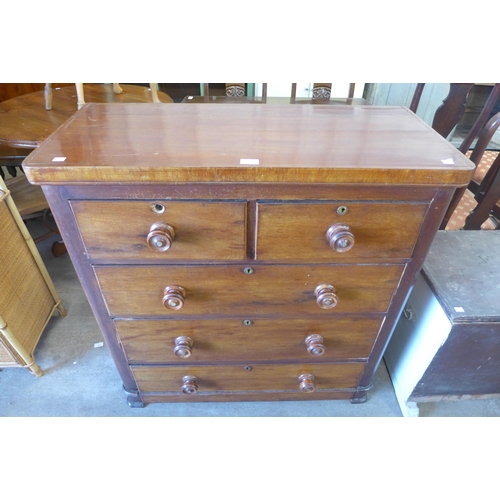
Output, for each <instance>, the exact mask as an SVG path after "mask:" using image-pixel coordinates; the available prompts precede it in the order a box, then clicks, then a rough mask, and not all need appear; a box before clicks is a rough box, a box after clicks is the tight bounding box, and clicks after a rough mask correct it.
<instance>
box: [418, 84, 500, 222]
mask: <svg viewBox="0 0 500 500" xmlns="http://www.w3.org/2000/svg"><path fill="white" fill-rule="evenodd" d="M424 86H425V83H418V84H417V87H416V89H415V93H414V96H413V99H412V102H411V104H410V109H411V110H412V111H413V112H416V111H417V109H418V104H419V102H420V97H421V95H422V91H423V89H424ZM473 86H474V84H473V83H450V91H449V93H448V95H447V96H446V98H445V99H444V100H443V104H442V105H441V106H440V107H439V108H438V109H437V110H436V113H435V115H434V119H433V122H432V128H433V129H434V130H435V131H436V132H438V133H439V134H441V135H442V136H443V137H444V138H447V137H448V136H449V135H450V133H451V132H452V131H453V130H454V128H455V127H456V126H457V124H458V123H459V121H460V120H461V119H462V117H463V116H464V113H465V110H466V104H467V98H468V95H469V92H470V90H471V89H472V87H473ZM499 97H500V83H496V84H494V85H492V87H491V91H490V93H489V94H488V97H487V98H486V100H485V102H484V105H483V107H482V108H481V109H480V112H479V114H478V117H477V118H476V120H475V122H474V123H473V124H472V126H471V128H470V129H469V131H468V133H467V135H466V136H465V138H464V139H463V141H462V143H461V144H460V146H459V147H458V150H459V151H461V152H462V153H464V154H466V153H467V152H468V151H469V150H470V148H471V146H472V144H473V142H474V140H475V139H476V138H477V139H478V141H477V143H476V145H475V146H474V150H473V151H472V153H471V155H470V158H471V161H472V162H473V163H474V164H475V165H476V166H478V165H479V163H480V161H481V159H482V158H483V155H484V153H485V150H486V148H487V146H488V143H489V142H490V140H491V137H492V136H493V133H494V132H495V130H496V129H497V128H498V120H495V119H494V118H493V117H491V112H492V110H493V108H494V106H495V104H496V102H497V100H498V98H499ZM487 122H488V123H487ZM499 161H500V160H499ZM489 166H490V165H487V166H486V170H488V168H489ZM494 171H495V169H493V170H492V172H491V173H490V174H489V175H488V178H487V179H486V180H485V181H484V182H483V177H482V176H483V175H484V174H483V173H482V172H483V170H481V171H479V170H478V171H477V172H476V174H475V175H474V176H473V178H472V179H471V181H470V182H469V185H468V186H465V187H463V188H461V189H457V191H456V193H455V195H454V196H453V198H452V200H451V202H450V206H449V207H448V210H447V211H446V214H445V216H444V218H443V222H442V223H441V227H440V229H452V228H454V227H453V226H454V225H455V224H450V225H449V222H450V220H451V219H452V218H453V217H454V214H456V213H462V212H464V211H465V210H464V207H465V206H471V205H472V203H471V201H472V196H471V194H470V193H472V194H473V195H476V193H478V194H477V195H476V196H475V198H477V200H483V199H484V198H485V196H484V193H485V192H486V191H487V190H489V188H490V186H491V185H492V180H491V179H493V178H494V174H493V172H494ZM480 172H481V175H480ZM480 184H482V187H481V192H480V191H479V189H478V188H479V185H480ZM467 190H469V192H470V193H469V192H468V191H467ZM492 196H493V197H494V196H495V194H494V189H493V190H492V191H491V193H490V196H489V197H488V199H487V200H485V201H484V202H483V204H482V207H483V208H478V209H476V210H475V212H476V215H475V216H474V217H473V219H472V220H471V221H470V222H469V225H468V227H465V229H473V228H474V229H479V228H480V226H481V223H483V222H484V221H485V220H486V219H487V217H488V213H489V211H488V209H487V208H484V207H486V206H488V207H489V208H490V209H491V208H492V207H494V206H495V203H496V201H498V198H497V200H496V201H494V202H493V203H491V202H490V199H492ZM499 212H500V210H499ZM484 214H486V215H485V216H484V217H483V215H484ZM499 215H500V213H499ZM455 218H456V217H455ZM457 220H458V219H457ZM454 222H455V221H454Z"/></svg>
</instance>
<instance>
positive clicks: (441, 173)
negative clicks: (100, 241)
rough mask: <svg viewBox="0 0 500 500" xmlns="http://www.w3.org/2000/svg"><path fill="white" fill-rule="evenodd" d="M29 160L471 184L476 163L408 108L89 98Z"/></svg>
mask: <svg viewBox="0 0 500 500" xmlns="http://www.w3.org/2000/svg"><path fill="white" fill-rule="evenodd" d="M61 158H62V160H61ZM257 162H258V165H257V164H256V163H257ZM23 167H24V170H25V172H26V175H27V176H28V178H29V180H30V181H31V182H33V183H35V184H36V183H39V184H45V183H47V184H65V183H83V184H85V183H96V182H99V183H149V182H181V183H185V182H301V183H356V184H359V183H369V184H411V185H414V184H427V185H429V184H431V185H441V184H451V185H466V184H467V183H468V181H469V179H470V177H471V175H472V171H473V169H474V165H473V163H472V162H471V161H470V160H469V159H467V158H466V157H465V156H464V155H462V153H460V152H459V151H458V150H457V149H456V148H455V147H453V146H452V145H451V144H450V143H449V142H447V141H446V140H445V139H443V138H442V137H441V136H440V135H439V134H437V133H436V132H435V131H433V130H432V129H431V127H429V126H428V125H427V124H425V123H424V122H423V121H422V120H421V119H420V118H418V117H417V116H416V115H414V114H413V113H412V112H410V111H409V110H408V109H406V108H403V107H389V106H383V107H376V106H320V105H314V106H280V105H268V104H266V105H262V106H240V105H239V104H226V105H225V106H218V105H210V104H174V105H172V106H164V105H161V104H144V105H141V106H135V105H132V104H115V105H106V104H87V105H85V106H84V107H83V108H82V109H81V110H80V111H78V112H77V113H75V114H74V115H73V117H72V118H71V119H70V120H69V121H68V122H67V123H66V124H65V125H64V126H62V127H61V128H60V129H59V130H58V131H57V132H56V133H55V134H54V135H53V136H52V137H51V138H50V139H49V140H47V141H46V142H45V143H44V144H43V145H41V146H40V147H39V148H38V149H37V150H35V151H34V152H32V153H31V154H30V155H29V156H28V158H27V159H26V160H25V162H24V163H23Z"/></svg>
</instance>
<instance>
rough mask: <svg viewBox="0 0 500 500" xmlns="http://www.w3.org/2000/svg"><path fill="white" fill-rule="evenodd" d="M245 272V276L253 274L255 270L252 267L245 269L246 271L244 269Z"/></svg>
mask: <svg viewBox="0 0 500 500" xmlns="http://www.w3.org/2000/svg"><path fill="white" fill-rule="evenodd" d="M243 272H244V273H245V274H253V269H252V268H251V267H245V269H243Z"/></svg>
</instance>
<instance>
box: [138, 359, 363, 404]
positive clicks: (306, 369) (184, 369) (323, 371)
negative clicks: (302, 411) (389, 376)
mask: <svg viewBox="0 0 500 500" xmlns="http://www.w3.org/2000/svg"><path fill="white" fill-rule="evenodd" d="M364 367H365V365H364V364H363V363H339V364H317V365H314V364H312V365H311V364H296V365H291V364H284V365H272V364H261V365H260V364H253V365H248V364H246V365H244V364H241V365H226V366H203V365H198V366H196V365H185V366H174V367H164V366H155V367H153V366H151V367H144V366H132V367H131V369H132V372H133V374H134V377H135V380H136V382H137V385H138V387H139V390H140V391H141V392H170V393H178V394H183V391H182V387H183V379H184V377H196V379H197V380H196V384H197V386H198V388H197V391H198V392H197V393H196V394H203V393H211V392H224V391H250V392H254V391H289V392H295V393H301V392H302V391H301V389H300V381H299V377H300V376H301V375H309V374H311V375H313V376H314V380H313V383H314V384H315V389H316V391H321V390H328V389H330V390H331V389H347V388H356V387H357V385H358V381H359V379H360V377H361V374H362V372H363V369H364ZM196 394H186V398H195V397H196ZM304 394H305V395H306V396H307V393H304Z"/></svg>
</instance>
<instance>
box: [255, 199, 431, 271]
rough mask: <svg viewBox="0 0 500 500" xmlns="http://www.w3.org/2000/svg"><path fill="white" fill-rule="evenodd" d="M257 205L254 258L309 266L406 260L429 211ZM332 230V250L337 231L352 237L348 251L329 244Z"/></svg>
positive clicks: (387, 205) (374, 205)
mask: <svg viewBox="0 0 500 500" xmlns="http://www.w3.org/2000/svg"><path fill="white" fill-rule="evenodd" d="M257 207H258V208H257V210H258V215H257V221H258V222H257V247H256V257H257V259H259V260H309V261H311V260H312V261H313V262H321V261H329V262H342V261H354V260H357V259H376V260H380V259H382V260H384V259H392V258H409V257H410V256H411V254H412V251H413V247H414V245H415V242H416V241H417V237H418V234H419V231H420V227H421V225H422V222H423V220H424V217H425V213H426V211H427V205H426V204H398V203H354V202H353V203H351V202H346V203H342V202H338V203H264V202H262V203H258V205H257ZM343 210H347V211H346V212H345V214H344V215H340V214H339V213H338V212H342V211H343ZM332 226H334V229H333V230H332V236H331V238H333V240H334V242H333V245H334V247H335V241H337V239H338V238H340V239H341V238H342V234H341V233H345V232H347V233H350V234H351V235H353V237H354V245H353V246H352V247H351V248H350V249H349V250H348V251H342V252H340V251H337V250H336V249H332V247H331V246H330V239H327V232H328V230H329V229H330V228H331V227H332ZM343 226H348V228H347V229H345V228H344V227H343ZM337 244H338V243H337ZM344 248H345V247H344ZM340 249H343V248H342V247H340Z"/></svg>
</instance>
